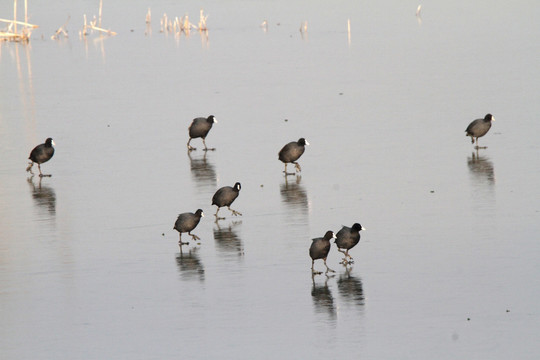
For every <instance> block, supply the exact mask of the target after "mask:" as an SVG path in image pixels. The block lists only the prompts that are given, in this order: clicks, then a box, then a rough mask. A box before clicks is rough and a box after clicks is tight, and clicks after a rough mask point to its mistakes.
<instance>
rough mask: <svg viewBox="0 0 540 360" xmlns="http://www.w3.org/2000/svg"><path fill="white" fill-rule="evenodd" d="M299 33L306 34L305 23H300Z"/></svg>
mask: <svg viewBox="0 0 540 360" xmlns="http://www.w3.org/2000/svg"><path fill="white" fill-rule="evenodd" d="M300 32H301V33H305V32H307V21H302V22H301V23H300Z"/></svg>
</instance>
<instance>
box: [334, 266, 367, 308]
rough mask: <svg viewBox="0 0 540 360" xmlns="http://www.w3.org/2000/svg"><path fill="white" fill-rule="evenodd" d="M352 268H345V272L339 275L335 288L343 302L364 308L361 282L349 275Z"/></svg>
mask: <svg viewBox="0 0 540 360" xmlns="http://www.w3.org/2000/svg"><path fill="white" fill-rule="evenodd" d="M351 272H352V267H349V266H345V272H344V273H343V274H340V275H339V279H338V280H337V286H338V291H339V295H340V297H341V298H343V299H344V300H345V301H347V302H349V303H352V304H355V305H359V306H364V305H365V296H364V288H363V286H362V280H361V279H360V278H359V277H356V276H354V275H351Z"/></svg>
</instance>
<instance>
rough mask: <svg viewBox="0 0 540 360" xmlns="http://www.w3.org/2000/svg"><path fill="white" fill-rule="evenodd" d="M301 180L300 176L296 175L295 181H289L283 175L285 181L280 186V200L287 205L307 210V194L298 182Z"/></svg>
mask: <svg viewBox="0 0 540 360" xmlns="http://www.w3.org/2000/svg"><path fill="white" fill-rule="evenodd" d="M301 181H302V177H301V176H296V181H294V182H289V181H288V180H287V177H285V182H284V183H283V184H281V186H280V189H279V191H280V193H281V200H282V201H283V202H284V203H285V204H286V205H288V206H290V207H292V208H295V209H298V210H301V211H303V212H307V210H308V204H309V202H308V196H307V192H306V190H305V189H304V187H303V186H302V184H300V182H301Z"/></svg>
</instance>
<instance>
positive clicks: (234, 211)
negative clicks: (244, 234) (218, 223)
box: [227, 206, 242, 216]
mask: <svg viewBox="0 0 540 360" xmlns="http://www.w3.org/2000/svg"><path fill="white" fill-rule="evenodd" d="M227 209H229V210H230V211H231V212H232V214H233V215H234V216H238V215H240V216H242V214H241V213H239V212H238V211H236V210H233V209H231V207H230V206H227Z"/></svg>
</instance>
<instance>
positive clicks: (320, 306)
mask: <svg viewBox="0 0 540 360" xmlns="http://www.w3.org/2000/svg"><path fill="white" fill-rule="evenodd" d="M325 277H326V279H325V281H324V284H317V282H316V281H315V276H314V275H312V276H311V281H312V282H313V286H312V287H311V297H312V298H313V305H314V306H315V311H316V312H320V313H328V315H329V316H330V317H331V318H335V317H336V306H335V305H334V296H332V291H331V290H330V288H329V287H328V280H329V279H330V277H329V276H325Z"/></svg>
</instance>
